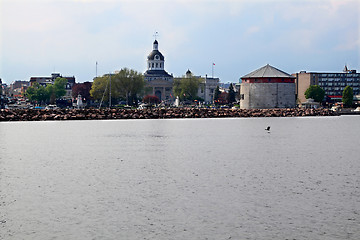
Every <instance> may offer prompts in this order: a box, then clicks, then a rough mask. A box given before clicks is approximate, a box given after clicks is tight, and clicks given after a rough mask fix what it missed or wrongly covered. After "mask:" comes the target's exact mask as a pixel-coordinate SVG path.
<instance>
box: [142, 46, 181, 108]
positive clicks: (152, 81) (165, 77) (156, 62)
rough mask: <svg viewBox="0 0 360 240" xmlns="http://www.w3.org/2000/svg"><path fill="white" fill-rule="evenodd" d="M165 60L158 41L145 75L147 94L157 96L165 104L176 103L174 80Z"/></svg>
mask: <svg viewBox="0 0 360 240" xmlns="http://www.w3.org/2000/svg"><path fill="white" fill-rule="evenodd" d="M164 65H165V58H164V56H163V55H162V54H161V52H160V51H159V49H158V41H157V40H155V41H154V43H153V50H152V51H151V52H150V54H149V56H148V57H147V70H146V72H145V73H144V79H145V82H146V87H147V89H148V92H147V94H150V95H155V96H157V97H158V98H159V100H160V101H162V102H165V103H172V102H174V100H175V98H174V96H173V82H174V78H173V76H172V75H170V74H168V73H167V72H166V71H165V70H164V69H165V66H164Z"/></svg>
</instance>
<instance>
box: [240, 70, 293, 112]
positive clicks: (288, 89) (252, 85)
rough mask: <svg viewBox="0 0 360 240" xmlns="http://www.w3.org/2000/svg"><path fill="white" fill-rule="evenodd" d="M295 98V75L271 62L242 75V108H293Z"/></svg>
mask: <svg viewBox="0 0 360 240" xmlns="http://www.w3.org/2000/svg"><path fill="white" fill-rule="evenodd" d="M295 100H296V98H295V77H293V76H291V75H289V74H288V73H286V72H283V71H281V70H279V69H277V68H275V67H273V66H270V65H269V64H267V65H265V66H264V67H261V68H259V69H257V70H255V71H253V72H251V73H249V74H247V75H245V76H243V77H241V84H240V108H241V109H252V108H255V109H264V108H293V107H295Z"/></svg>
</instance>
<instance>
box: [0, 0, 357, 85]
mask: <svg viewBox="0 0 360 240" xmlns="http://www.w3.org/2000/svg"><path fill="white" fill-rule="evenodd" d="M359 13H360V1H357V0H310V1H304V0H303V1H300V0H288V1H281V0H277V1H274V0H268V1H265V0H260V1H256V0H244V1H241V0H238V1H236V0H233V1H231V0H228V1H226V0H221V1H220V0H219V1H215V0H214V1H205V0H203V1H201V0H198V1H196V0H192V1H190V0H178V1H176V0H168V1H165V0H163V1H151V0H147V1H145V0H143V1H138V0H122V1H119V0H1V1H0V78H2V80H3V82H5V83H11V82H13V81H15V80H29V79H30V77H31V76H49V75H50V74H51V73H52V72H54V71H55V72H59V73H61V74H62V75H66V76H75V77H76V81H77V82H84V81H92V79H93V77H94V76H95V75H96V62H98V75H103V74H105V73H109V72H113V71H116V70H119V69H121V68H124V67H128V68H132V69H135V70H137V71H139V72H141V73H143V72H144V71H145V70H146V57H147V55H148V54H149V53H150V52H151V50H152V43H153V41H154V33H155V32H156V31H157V32H158V33H159V36H158V37H157V40H158V42H159V50H160V51H161V52H162V53H163V55H164V56H165V70H166V71H167V72H169V73H173V75H174V76H182V75H184V74H185V72H186V71H187V69H190V70H191V71H192V72H193V74H195V75H202V76H204V75H205V74H208V75H209V76H211V75H212V63H215V66H214V75H215V76H216V77H219V78H220V80H221V81H222V82H238V80H239V78H240V77H241V76H244V75H246V74H247V73H249V72H251V71H253V70H256V69H258V68H260V67H262V66H264V65H266V64H270V65H272V66H274V67H277V68H279V69H281V70H283V71H285V72H287V73H290V74H291V73H295V72H298V71H301V70H306V71H319V72H323V71H334V72H340V71H342V69H343V68H344V65H345V63H346V64H347V65H348V67H349V68H351V69H356V70H358V71H359V70H360V29H359V22H360V21H359V15H360V14H359Z"/></svg>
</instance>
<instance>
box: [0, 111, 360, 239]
mask: <svg viewBox="0 0 360 240" xmlns="http://www.w3.org/2000/svg"><path fill="white" fill-rule="evenodd" d="M268 125H270V126H271V132H270V133H268V132H267V131H265V130H264V129H265V128H266V127H267V126H268ZM359 146H360V117H359V116H342V117H321V118H316V117H313V118H255V119H180V120H131V121H128V120H119V121H64V122H14V123H11V122H9V123H0V239H6V240H8V239H10V240H18V239H214V240H215V239H216V240H217V239H330V240H331V239H354V240H355V239H356V240H357V239H360V154H359V150H360V148H359Z"/></svg>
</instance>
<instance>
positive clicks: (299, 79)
mask: <svg viewBox="0 0 360 240" xmlns="http://www.w3.org/2000/svg"><path fill="white" fill-rule="evenodd" d="M292 75H293V76H294V77H295V78H296V79H295V82H296V96H297V101H298V103H302V102H305V101H306V98H305V91H306V89H308V88H309V87H310V86H311V85H318V86H320V87H321V88H322V89H323V90H324V91H325V99H324V100H325V101H326V102H328V103H335V102H341V101H342V94H343V91H344V89H345V87H346V86H350V87H352V89H353V93H354V97H355V98H356V95H359V94H360V73H357V72H356V70H348V69H347V66H345V68H344V71H343V72H306V71H301V72H299V73H295V74H292ZM355 100H356V99H355Z"/></svg>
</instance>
